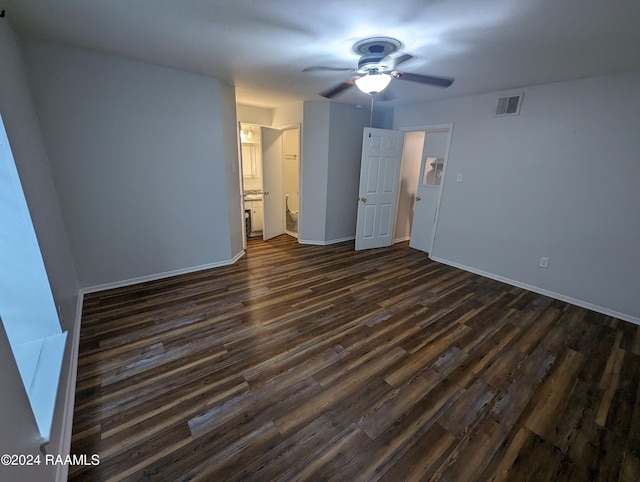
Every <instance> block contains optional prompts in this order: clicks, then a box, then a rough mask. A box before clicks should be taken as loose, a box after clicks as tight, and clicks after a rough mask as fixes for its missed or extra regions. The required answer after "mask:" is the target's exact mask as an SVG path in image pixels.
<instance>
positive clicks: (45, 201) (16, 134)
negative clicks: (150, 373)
mask: <svg viewBox="0 0 640 482" xmlns="http://www.w3.org/2000/svg"><path fill="white" fill-rule="evenodd" d="M7 22H8V21H7V19H6V18H5V19H0V57H1V58H2V67H1V68H0V113H1V114H2V117H3V120H4V123H5V128H6V130H7V135H8V137H9V141H10V143H11V148H12V151H13V156H14V160H15V163H16V167H17V170H18V173H19V175H20V180H21V183H22V188H23V190H24V193H25V197H26V200H27V204H28V206H29V211H30V214H31V219H32V221H33V225H34V229H35V232H36V236H37V238H38V244H39V247H40V251H41V253H42V257H43V261H44V264H45V268H46V271H47V275H48V277H49V283H50V286H51V291H52V293H53V297H54V300H55V303H56V305H58V306H60V308H61V313H62V318H63V322H64V328H65V329H68V330H71V331H74V329H75V327H76V307H77V302H78V288H79V286H78V281H77V279H76V275H75V270H74V263H73V259H72V257H71V251H70V249H69V244H68V241H67V235H66V232H65V229H64V225H63V222H62V215H61V213H60V207H59V204H58V199H57V195H56V189H55V187H54V183H53V180H52V176H51V171H50V169H49V165H48V160H47V153H46V151H45V148H44V145H43V142H42V138H41V132H40V126H39V123H38V119H37V117H36V114H35V110H34V107H33V103H32V99H31V95H30V92H29V90H28V88H27V81H26V76H25V72H24V65H23V59H22V52H21V50H20V47H19V45H18V41H17V38H16V36H15V34H14V33H13V31H12V29H11V27H10V26H9V24H8V23H7ZM0 316H1V314H0ZM0 331H1V330H0ZM6 342H7V340H6V338H4V337H3V338H2V340H1V342H0V366H2V367H3V368H2V375H1V376H0V391H1V392H2V397H0V426H1V427H2V433H0V453H23V454H27V453H30V454H34V455H35V454H38V453H39V437H40V434H39V432H38V429H37V426H36V422H35V419H34V417H33V414H32V413H31V409H30V407H29V401H28V399H27V394H26V392H25V390H24V387H23V385H22V381H21V380H20V377H19V375H18V371H17V369H16V365H15V361H14V359H13V355H12V353H11V351H10V350H8V349H7V343H6ZM71 347H72V346H71V343H67V351H66V353H65V358H64V362H63V368H62V381H61V385H60V391H59V396H58V401H57V405H56V410H55V415H54V421H53V427H52V433H51V443H50V444H49V446H48V451H49V453H53V454H57V453H63V452H64V445H65V442H64V441H63V440H62V437H63V435H62V434H63V421H64V416H65V412H66V410H67V409H68V408H69V406H70V405H71V404H72V402H73V400H72V399H71V400H67V399H66V395H67V389H68V388H69V383H72V382H73V376H72V375H73V374H72V373H71V370H72V369H71V367H70V365H71V358H72V353H71ZM67 402H68V403H69V405H67V404H66V403H67ZM55 471H56V467H54V466H46V465H41V466H39V467H38V466H36V467H33V468H32V469H25V468H18V469H17V470H12V468H11V467H0V479H2V480H16V481H18V480H52V479H53V477H54V474H55Z"/></svg>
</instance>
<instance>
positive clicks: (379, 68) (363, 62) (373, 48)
mask: <svg viewBox="0 0 640 482" xmlns="http://www.w3.org/2000/svg"><path fill="white" fill-rule="evenodd" d="M401 47H402V43H401V42H400V41H399V40H396V39H394V38H391V37H371V38H366V39H363V40H360V41H358V42H356V43H355V44H354V45H353V51H354V52H355V53H357V54H360V55H361V57H360V60H359V61H358V72H360V73H367V72H386V71H389V70H391V69H392V68H393V61H392V59H391V58H390V57H389V56H390V55H391V54H393V53H395V52H397V51H398V50H399V49H400V48H401Z"/></svg>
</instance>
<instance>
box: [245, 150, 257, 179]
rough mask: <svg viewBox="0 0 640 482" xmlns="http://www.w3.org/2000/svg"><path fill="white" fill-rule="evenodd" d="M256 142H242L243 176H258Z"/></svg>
mask: <svg viewBox="0 0 640 482" xmlns="http://www.w3.org/2000/svg"><path fill="white" fill-rule="evenodd" d="M256 146H257V145H256V144H242V176H243V177H250V178H256V177H258V166H257V162H256V157H257V156H256Z"/></svg>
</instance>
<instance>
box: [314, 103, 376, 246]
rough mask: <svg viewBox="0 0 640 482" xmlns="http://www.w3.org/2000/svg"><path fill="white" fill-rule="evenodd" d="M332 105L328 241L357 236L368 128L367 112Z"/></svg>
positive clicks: (335, 104)
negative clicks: (363, 159) (363, 157)
mask: <svg viewBox="0 0 640 482" xmlns="http://www.w3.org/2000/svg"><path fill="white" fill-rule="evenodd" d="M330 106H331V111H330V116H329V169H328V173H327V201H326V209H327V215H326V231H325V241H328V242H331V241H336V240H342V239H345V238H353V237H355V235H356V220H357V215H358V186H359V182H360V164H361V158H362V134H363V130H364V128H365V127H367V126H368V125H369V116H368V113H367V112H366V111H365V109H356V108H354V106H353V105H351V104H339V103H336V102H331V104H330ZM305 187H306V186H303V189H304V188H305Z"/></svg>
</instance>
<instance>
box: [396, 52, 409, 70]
mask: <svg viewBox="0 0 640 482" xmlns="http://www.w3.org/2000/svg"><path fill="white" fill-rule="evenodd" d="M412 58H413V55H411V54H402V55H398V56H397V57H396V58H394V59H393V61H394V63H393V66H394V67H397V66H398V65H400V64H402V63H404V62H406V61H407V60H411V59H412Z"/></svg>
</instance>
